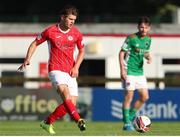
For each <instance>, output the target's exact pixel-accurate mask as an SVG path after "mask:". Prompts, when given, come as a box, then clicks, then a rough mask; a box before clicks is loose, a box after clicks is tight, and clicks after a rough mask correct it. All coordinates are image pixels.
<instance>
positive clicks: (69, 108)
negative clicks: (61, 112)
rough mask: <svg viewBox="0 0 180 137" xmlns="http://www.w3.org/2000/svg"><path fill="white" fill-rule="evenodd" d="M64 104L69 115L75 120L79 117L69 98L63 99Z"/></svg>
mask: <svg viewBox="0 0 180 137" xmlns="http://www.w3.org/2000/svg"><path fill="white" fill-rule="evenodd" d="M64 106H65V107H66V110H67V111H68V113H69V115H70V116H71V117H72V118H73V119H74V120H75V121H76V122H77V121H78V120H79V119H80V116H79V114H78V112H77V110H76V107H75V106H74V104H73V103H72V101H71V100H70V99H67V100H65V101H64Z"/></svg>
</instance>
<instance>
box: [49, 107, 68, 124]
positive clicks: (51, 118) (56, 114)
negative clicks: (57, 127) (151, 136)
mask: <svg viewBox="0 0 180 137" xmlns="http://www.w3.org/2000/svg"><path fill="white" fill-rule="evenodd" d="M66 113H67V111H66V108H65V106H64V103H62V104H60V105H59V106H58V107H57V108H56V109H55V110H54V112H52V113H51V114H50V115H49V116H48V117H47V119H46V123H47V124H52V123H53V122H54V121H55V120H57V119H58V118H62V117H63V116H64V115H65V114H66Z"/></svg>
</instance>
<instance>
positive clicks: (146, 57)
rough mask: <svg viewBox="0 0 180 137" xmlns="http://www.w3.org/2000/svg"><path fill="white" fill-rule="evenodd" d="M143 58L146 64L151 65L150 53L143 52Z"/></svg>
mask: <svg viewBox="0 0 180 137" xmlns="http://www.w3.org/2000/svg"><path fill="white" fill-rule="evenodd" d="M144 57H145V59H147V63H148V64H151V62H152V57H151V54H150V52H145V53H144Z"/></svg>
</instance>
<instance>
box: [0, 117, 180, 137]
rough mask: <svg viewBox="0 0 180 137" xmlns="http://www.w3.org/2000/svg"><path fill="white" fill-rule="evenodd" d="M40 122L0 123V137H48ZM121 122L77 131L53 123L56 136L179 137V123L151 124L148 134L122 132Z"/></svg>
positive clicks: (71, 126)
mask: <svg viewBox="0 0 180 137" xmlns="http://www.w3.org/2000/svg"><path fill="white" fill-rule="evenodd" d="M39 124H40V121H0V136H48V135H49V134H48V133H47V132H46V131H44V130H42V129H41V128H40V126H39ZM122 125H123V124H122V122H87V123H86V127H87V130H86V131H83V132H81V131H79V129H78V128H77V125H76V123H75V122H63V121H58V122H55V123H54V127H55V131H56V136H175V135H176V136H177V135H178V136H179V135H180V122H153V123H152V125H151V130H150V131H149V132H148V133H138V132H136V131H133V132H127V131H122Z"/></svg>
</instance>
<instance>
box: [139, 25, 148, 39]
mask: <svg viewBox="0 0 180 137" xmlns="http://www.w3.org/2000/svg"><path fill="white" fill-rule="evenodd" d="M138 30H139V33H140V34H141V36H142V37H144V36H146V35H147V34H148V33H149V30H150V25H149V24H147V23H142V24H140V25H139V26H138Z"/></svg>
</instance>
